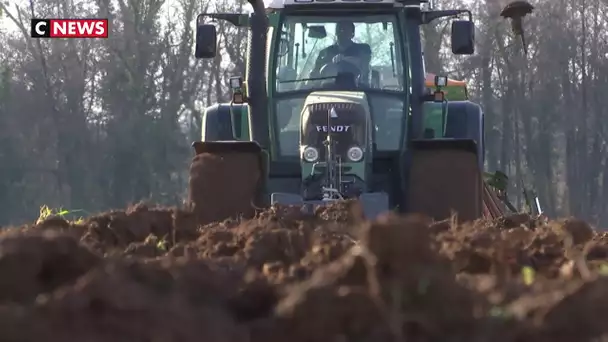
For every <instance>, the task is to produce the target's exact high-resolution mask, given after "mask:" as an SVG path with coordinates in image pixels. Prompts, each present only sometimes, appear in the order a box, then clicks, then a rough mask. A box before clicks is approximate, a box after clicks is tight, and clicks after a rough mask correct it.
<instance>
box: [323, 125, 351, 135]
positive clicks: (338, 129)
mask: <svg viewBox="0 0 608 342" xmlns="http://www.w3.org/2000/svg"><path fill="white" fill-rule="evenodd" d="M349 129H350V125H336V126H329V127H328V126H317V132H325V133H327V132H328V131H329V132H333V133H343V132H348V130H349Z"/></svg>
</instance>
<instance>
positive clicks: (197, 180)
mask: <svg viewBox="0 0 608 342" xmlns="http://www.w3.org/2000/svg"><path fill="white" fill-rule="evenodd" d="M192 147H193V148H194V151H195V153H196V155H195V156H194V158H193V159H192V164H191V166H190V180H189V185H188V207H189V209H190V210H192V211H193V212H194V213H195V215H196V217H197V222H198V223H200V224H205V223H209V222H214V221H222V220H225V219H226V218H231V217H232V218H236V217H243V218H249V217H253V216H254V215H255V208H256V207H259V206H262V203H263V202H264V198H263V189H264V186H265V169H266V168H265V158H264V152H263V151H262V149H261V148H260V146H259V145H258V144H257V143H255V142H250V141H217V142H195V143H193V144H192Z"/></svg>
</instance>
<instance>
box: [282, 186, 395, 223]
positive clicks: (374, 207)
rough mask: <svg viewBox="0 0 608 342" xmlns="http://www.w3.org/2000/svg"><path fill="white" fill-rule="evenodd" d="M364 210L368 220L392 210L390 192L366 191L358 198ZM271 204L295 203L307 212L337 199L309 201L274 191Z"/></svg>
mask: <svg viewBox="0 0 608 342" xmlns="http://www.w3.org/2000/svg"><path fill="white" fill-rule="evenodd" d="M357 200H358V202H359V204H360V205H361V209H362V210H363V216H364V217H365V218H366V219H368V220H374V219H376V218H377V217H378V216H379V215H381V214H382V213H385V212H387V211H389V210H390V208H389V199H388V194H386V193H384V192H369V193H364V194H362V195H361V196H359V198H358V199H357ZM270 202H271V204H273V205H274V204H280V205H295V206H300V207H301V208H302V210H304V211H306V212H313V211H314V208H315V207H316V206H321V205H330V204H332V203H335V202H336V201H335V200H328V201H322V200H318V201H308V200H304V198H303V197H302V196H300V195H298V194H290V193H282V192H279V193H273V194H272V195H271V200H270Z"/></svg>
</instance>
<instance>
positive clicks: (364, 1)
mask: <svg viewBox="0 0 608 342" xmlns="http://www.w3.org/2000/svg"><path fill="white" fill-rule="evenodd" d="M426 2H428V0H264V6H265V7H266V8H267V9H281V8H285V7H295V6H303V5H308V6H310V5H319V6H323V5H330V4H331V5H338V4H344V6H349V5H350V6H352V5H370V6H373V5H379V4H382V5H387V4H389V5H390V4H399V5H420V4H421V3H426Z"/></svg>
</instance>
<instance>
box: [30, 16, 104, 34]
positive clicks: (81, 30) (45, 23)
mask: <svg viewBox="0 0 608 342" xmlns="http://www.w3.org/2000/svg"><path fill="white" fill-rule="evenodd" d="M108 30H109V25H108V19H32V20H31V36H32V38H108Z"/></svg>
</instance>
